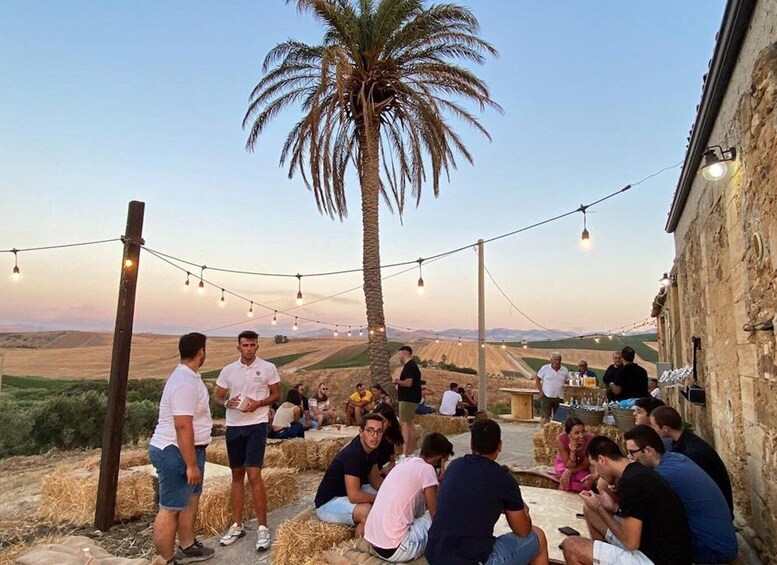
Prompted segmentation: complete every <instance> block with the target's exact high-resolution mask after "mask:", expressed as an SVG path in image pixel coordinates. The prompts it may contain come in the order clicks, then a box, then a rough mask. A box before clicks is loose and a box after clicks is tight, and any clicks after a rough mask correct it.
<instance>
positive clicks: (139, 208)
mask: <svg viewBox="0 0 777 565" xmlns="http://www.w3.org/2000/svg"><path fill="white" fill-rule="evenodd" d="M145 207H146V205H145V203H143V202H137V201H135V200H133V201H132V202H130V203H129V209H128V211H127V228H126V230H125V232H124V237H122V241H123V242H124V255H123V257H122V260H121V279H120V281H119V303H118V306H117V308H116V328H115V329H114V331H113V353H112V355H111V377H110V380H109V381H108V409H107V411H106V413H105V425H104V426H103V444H102V459H101V460H100V480H99V482H98V484H97V505H96V506H95V510H94V527H95V528H97V529H98V530H101V531H103V532H105V531H108V530H109V529H111V526H113V523H114V517H115V515H116V486H117V484H118V482H119V456H120V455H121V443H122V435H123V431H124V410H125V408H126V400H127V378H128V375H129V363H130V347H131V346H132V324H133V322H134V318H135V290H136V288H137V284H138V267H139V266H140V246H141V245H142V244H143V239H142V238H143V212H144V210H145Z"/></svg>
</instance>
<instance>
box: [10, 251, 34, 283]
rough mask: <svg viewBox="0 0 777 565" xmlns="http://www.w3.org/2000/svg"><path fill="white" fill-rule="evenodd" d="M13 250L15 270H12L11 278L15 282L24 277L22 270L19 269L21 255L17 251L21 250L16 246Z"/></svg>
mask: <svg viewBox="0 0 777 565" xmlns="http://www.w3.org/2000/svg"><path fill="white" fill-rule="evenodd" d="M12 251H13V271H12V272H11V280H12V281H13V282H19V279H20V278H22V272H21V271H20V270H19V257H18V256H17V253H18V252H19V251H18V249H16V248H14V249H12ZM33 278H34V277H33Z"/></svg>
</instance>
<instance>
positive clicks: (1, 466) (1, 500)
mask: <svg viewBox="0 0 777 565" xmlns="http://www.w3.org/2000/svg"><path fill="white" fill-rule="evenodd" d="M94 454H95V451H70V452H63V453H53V454H50V455H41V456H32V457H11V458H9V459H6V460H3V461H0V492H2V493H3V496H2V497H0V565H12V564H13V560H14V559H15V557H16V556H18V555H19V554H21V553H23V552H24V551H26V550H27V549H28V548H29V547H31V546H33V545H36V544H39V543H50V542H54V541H57V540H60V539H63V538H66V537H68V536H85V537H88V538H91V539H93V540H94V541H95V542H96V543H98V544H99V545H100V546H101V547H102V548H103V549H105V550H107V551H108V552H110V553H111V554H113V555H116V556H120V557H133V558H137V557H142V558H145V559H149V560H151V559H153V557H154V554H155V550H154V541H153V531H152V522H153V520H154V516H155V514H154V513H153V512H152V513H149V514H146V515H144V516H140V517H138V518H135V519H133V520H129V521H126V522H121V523H119V524H116V525H115V526H113V528H111V530H110V531H109V532H100V531H99V530H95V529H94V528H93V527H91V526H72V525H67V524H61V525H52V524H44V523H42V522H40V521H39V520H38V519H37V517H36V515H37V510H38V505H39V504H40V485H41V479H42V478H43V476H44V475H46V474H47V473H50V472H52V471H53V470H54V468H55V467H57V466H58V465H61V464H62V463H68V464H78V463H79V462H81V461H83V460H85V459H87V458H89V457H91V456H93V455H94ZM322 476H323V473H322V472H321V471H304V472H301V473H300V474H299V475H298V480H299V493H300V496H305V495H307V494H310V493H313V492H314V491H315V490H316V489H317V488H318V484H319V482H320V481H321V477H322Z"/></svg>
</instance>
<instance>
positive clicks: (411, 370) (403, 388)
mask: <svg viewBox="0 0 777 565" xmlns="http://www.w3.org/2000/svg"><path fill="white" fill-rule="evenodd" d="M397 355H398V357H399V360H400V362H401V363H402V365H403V367H402V373H401V374H400V375H399V379H398V380H397V381H396V384H397V400H399V426H400V427H401V428H402V438H403V439H404V440H405V443H404V444H403V445H402V453H403V454H404V455H412V454H413V452H414V451H415V442H416V437H415V426H414V425H413V418H414V417H415V411H416V410H417V409H418V406H419V405H420V404H421V369H419V368H418V364H417V363H416V362H415V361H414V360H413V350H412V349H411V348H410V346H409V345H403V346H402V347H400V348H399V352H398V354H397Z"/></svg>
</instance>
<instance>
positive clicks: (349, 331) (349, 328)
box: [348, 326, 351, 337]
mask: <svg viewBox="0 0 777 565" xmlns="http://www.w3.org/2000/svg"><path fill="white" fill-rule="evenodd" d="M348 337H351V326H348Z"/></svg>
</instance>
